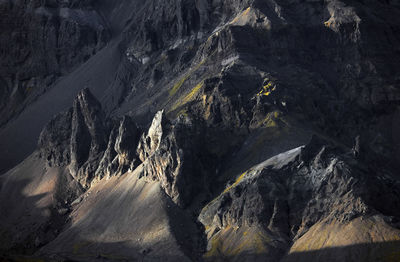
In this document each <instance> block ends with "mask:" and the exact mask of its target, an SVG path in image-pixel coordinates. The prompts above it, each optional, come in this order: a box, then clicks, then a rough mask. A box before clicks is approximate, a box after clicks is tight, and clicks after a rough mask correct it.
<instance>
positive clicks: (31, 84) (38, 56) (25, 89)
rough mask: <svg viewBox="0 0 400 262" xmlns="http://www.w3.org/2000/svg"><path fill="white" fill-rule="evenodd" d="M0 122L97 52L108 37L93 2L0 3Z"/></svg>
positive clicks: (14, 113)
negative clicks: (0, 116)
mask: <svg viewBox="0 0 400 262" xmlns="http://www.w3.org/2000/svg"><path fill="white" fill-rule="evenodd" d="M0 14H1V17H2V19H1V23H0V31H1V34H0V48H1V49H0V60H1V62H0V85H1V98H0V110H1V111H0V112H1V115H2V118H1V122H0V125H2V126H3V125H4V124H5V123H6V122H7V121H8V120H10V119H11V118H12V117H14V116H15V115H17V114H18V113H20V112H21V111H22V110H23V109H24V107H25V106H27V105H29V104H30V103H32V101H34V100H35V99H36V98H37V97H38V96H39V95H40V94H41V93H43V92H45V91H46V89H47V88H48V87H49V86H51V84H53V83H54V82H55V81H56V80H57V78H58V77H60V76H62V75H65V74H67V73H69V72H71V71H72V70H73V69H74V68H75V67H76V66H77V65H79V64H81V63H83V62H85V61H87V60H88V59H89V58H90V57H91V56H92V55H93V54H95V53H96V52H97V51H99V50H100V49H101V48H102V47H103V46H104V44H105V43H106V41H107V40H108V38H109V32H108V31H107V26H106V21H104V19H103V18H102V17H101V15H100V14H99V13H98V12H97V11H96V10H94V9H93V6H92V3H91V1H19V0H18V1H13V0H7V1H2V2H1V3H0Z"/></svg>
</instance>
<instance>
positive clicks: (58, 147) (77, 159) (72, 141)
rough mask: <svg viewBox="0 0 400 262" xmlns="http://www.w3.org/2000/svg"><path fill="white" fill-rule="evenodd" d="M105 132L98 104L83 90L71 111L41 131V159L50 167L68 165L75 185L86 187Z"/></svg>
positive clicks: (93, 171) (101, 148)
mask: <svg viewBox="0 0 400 262" xmlns="http://www.w3.org/2000/svg"><path fill="white" fill-rule="evenodd" d="M107 130H108V127H107V124H106V119H105V115H104V112H103V111H102V109H101V105H100V103H99V102H98V101H97V100H96V98H95V97H94V96H93V95H92V94H91V93H90V91H89V89H83V90H82V91H81V92H80V93H79V94H78V96H77V98H76V99H75V101H74V105H73V107H72V108H71V109H69V110H68V111H67V112H65V113H61V114H60V115H58V116H56V117H55V118H54V119H53V120H51V121H50V123H49V124H48V125H47V126H46V128H45V129H44V130H43V131H42V133H41V136H40V140H39V147H40V151H41V155H42V157H43V158H44V159H46V160H47V162H48V164H49V165H50V166H66V165H68V166H69V170H70V172H71V174H72V175H73V176H74V177H75V178H76V179H77V181H78V182H79V183H80V184H81V185H82V186H83V187H88V186H89V185H90V182H91V181H92V180H93V179H94V173H95V171H96V169H97V168H98V162H99V161H100V158H101V157H102V154H103V152H104V150H105V148H106V145H107V144H106V143H107V134H108V131H107Z"/></svg>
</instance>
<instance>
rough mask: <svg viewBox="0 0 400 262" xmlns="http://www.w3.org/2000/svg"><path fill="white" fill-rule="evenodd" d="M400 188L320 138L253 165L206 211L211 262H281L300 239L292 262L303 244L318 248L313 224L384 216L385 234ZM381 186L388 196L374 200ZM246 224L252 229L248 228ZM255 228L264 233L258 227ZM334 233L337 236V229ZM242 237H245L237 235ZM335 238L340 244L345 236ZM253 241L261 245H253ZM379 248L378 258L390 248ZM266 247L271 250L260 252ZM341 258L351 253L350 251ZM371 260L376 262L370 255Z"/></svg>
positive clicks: (395, 233) (202, 217) (203, 219)
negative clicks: (310, 235) (266, 261)
mask: <svg viewBox="0 0 400 262" xmlns="http://www.w3.org/2000/svg"><path fill="white" fill-rule="evenodd" d="M399 186H400V184H399V182H398V181H397V180H394V179H393V178H389V177H388V176H387V174H386V173H385V172H382V171H380V172H379V171H378V172H377V171H375V170H368V169H367V168H366V167H365V166H363V164H361V163H359V162H357V161H356V160H355V159H354V158H352V157H351V155H350V152H343V151H342V150H340V148H338V147H335V146H332V145H330V144H329V143H328V142H327V141H321V140H320V141H318V139H317V138H315V137H314V138H313V140H312V141H311V142H310V143H309V144H308V145H306V146H305V147H301V148H297V149H294V150H291V151H288V152H285V153H283V154H280V155H278V156H275V157H273V158H271V159H269V160H267V161H265V162H263V163H261V164H259V165H257V166H255V167H253V168H251V169H249V170H247V171H246V172H244V173H243V174H242V175H240V176H239V177H238V178H237V180H236V182H235V183H233V184H232V185H230V186H228V187H227V188H226V189H225V190H224V191H223V193H222V194H221V195H220V196H218V197H217V198H216V199H214V200H213V201H212V202H210V204H208V205H207V206H206V207H205V208H204V209H203V210H202V212H201V213H200V216H199V220H200V221H201V222H202V223H203V224H204V226H205V228H206V232H207V236H208V238H209V239H210V244H209V248H208V249H209V250H208V253H206V257H207V258H209V259H210V260H211V261H214V260H215V259H218V258H219V259H223V258H224V257H234V258H235V260H236V259H238V261H239V260H240V261H243V260H246V261H254V260H257V261H258V260H260V261H262V260H264V259H265V258H267V257H270V258H271V259H274V260H279V259H280V258H281V257H283V256H285V253H286V249H287V247H289V246H290V245H291V243H293V244H292V245H293V246H292V250H291V251H290V253H289V255H288V257H287V258H286V260H290V261H292V260H291V259H293V258H290V254H291V252H295V251H300V250H298V249H297V248H298V247H300V246H302V249H301V251H303V252H304V251H309V250H312V248H315V246H313V245H309V246H303V245H304V243H301V242H302V241H303V239H302V237H303V235H304V234H307V232H309V231H310V228H313V227H315V226H316V225H321V224H322V225H333V224H344V225H347V224H349V223H351V221H354V220H355V219H357V218H360V217H366V219H367V218H368V219H369V217H375V219H378V220H380V221H376V222H372V223H374V224H375V225H376V227H377V228H378V229H377V230H376V231H377V232H373V233H372V232H371V234H376V235H380V234H382V233H383V232H385V231H386V229H385V228H384V227H383V226H381V224H383V225H385V224H386V223H387V222H384V221H390V220H391V217H398V214H397V212H398V211H397V210H398V209H397V206H398V205H399V200H400V199H399V195H398V193H396V192H397V190H398V189H396V188H398V187H399ZM377 188H380V189H381V190H383V191H384V192H386V193H385V194H384V195H381V197H379V199H377V198H375V197H373V198H371V195H375V196H376V195H378V194H379V193H378V192H376V191H375V190H376V189H377ZM389 224H391V223H390V222H389ZM391 225H392V227H393V228H392V232H393V235H391V239H390V241H397V239H398V237H399V235H398V234H399V230H398V229H396V227H397V226H396V225H395V224H391ZM246 228H247V230H248V231H249V232H248V233H245V232H244V230H243V229H246ZM253 228H257V229H258V231H256V232H254V229H253ZM354 230H358V229H355V228H354ZM379 230H382V232H380V231H379ZM229 231H233V232H229ZM235 231H236V232H235ZM228 232H229V233H228ZM328 232H329V231H328ZM324 233H325V232H322V231H321V232H318V233H317V235H318V237H320V238H324V236H322V234H324ZM347 233H348V234H357V233H356V232H352V231H349V232H347ZM248 234H249V235H252V236H249V235H248ZM329 234H332V235H334V234H338V233H337V232H335V231H331V232H329ZM237 235H239V236H237ZM241 236H243V238H242V239H240V238H239V239H237V238H238V237H241ZM235 238H236V239H235ZM332 238H333V237H332ZM378 238H379V237H378ZM367 239H368V238H366V239H359V240H358V241H360V242H362V241H363V240H364V241H367ZM307 241H311V240H310V239H309V240H307ZM336 241H337V242H336V243H340V240H336ZM380 241H382V240H380ZM316 242H317V241H315V243H316ZM252 243H256V244H255V245H254V246H253V247H252ZM330 244H331V243H330ZM332 246H333V245H332ZM326 247H328V246H326ZM396 248H398V245H397V246H396V245H394V246H393V247H392V248H391V249H390V250H392V252H394V250H395V249H396ZM360 249H361V250H363V248H360ZM373 249H374V252H376V253H374V257H375V258H376V257H379V256H382V257H384V256H385V254H386V255H387V252H389V251H388V250H386V249H382V250H379V248H376V249H375V248H373ZM249 251H250V254H248V252H249ZM358 251H359V250H357V252H358ZM259 252H261V253H266V255H264V256H258V257H256V256H255V254H257V253H259ZM348 252H349V253H351V252H352V251H348ZM353 252H355V251H354V250H353ZM340 256H343V257H345V255H344V254H341V255H340ZM298 257H300V258H301V256H300V255H299V256H298ZM319 259H324V261H325V259H327V261H328V260H329V259H332V258H329V259H328V257H325V256H324V255H322V256H320V257H319ZM365 259H366V260H368V261H369V260H371V261H372V260H373V258H372V257H367V256H366V257H365ZM286 260H285V259H284V261H286ZM293 261H295V260H293Z"/></svg>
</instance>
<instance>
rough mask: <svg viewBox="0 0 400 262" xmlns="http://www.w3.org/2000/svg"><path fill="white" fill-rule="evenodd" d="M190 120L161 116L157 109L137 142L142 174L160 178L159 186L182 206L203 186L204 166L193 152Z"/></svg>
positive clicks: (193, 141) (196, 147)
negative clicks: (147, 127)
mask: <svg viewBox="0 0 400 262" xmlns="http://www.w3.org/2000/svg"><path fill="white" fill-rule="evenodd" d="M196 135H197V134H196V132H195V128H194V127H193V126H191V124H190V123H186V122H185V121H184V120H183V121H179V120H178V121H177V122H175V123H174V124H172V123H170V122H169V121H168V120H166V119H165V116H164V113H163V111H160V112H158V113H157V114H156V115H155V117H154V119H153V122H152V125H151V126H150V128H149V130H148V132H147V134H146V135H143V136H142V138H141V139H140V142H139V145H138V149H137V152H138V155H139V158H140V160H141V161H142V162H143V174H141V176H144V177H147V178H149V179H151V180H157V181H160V184H161V187H162V188H163V189H164V190H165V192H166V193H167V195H169V196H170V197H171V198H172V200H173V201H174V202H175V203H176V204H178V205H179V206H182V207H185V206H187V205H188V204H190V202H191V201H192V200H193V199H194V198H195V197H196V195H197V194H198V193H199V192H200V190H201V189H202V188H204V186H205V178H206V175H205V172H206V169H205V168H204V167H203V166H202V164H201V160H200V159H199V157H198V156H197V154H198V153H200V152H197V150H198V148H199V146H198V144H197V143H198V141H199V139H198V137H196Z"/></svg>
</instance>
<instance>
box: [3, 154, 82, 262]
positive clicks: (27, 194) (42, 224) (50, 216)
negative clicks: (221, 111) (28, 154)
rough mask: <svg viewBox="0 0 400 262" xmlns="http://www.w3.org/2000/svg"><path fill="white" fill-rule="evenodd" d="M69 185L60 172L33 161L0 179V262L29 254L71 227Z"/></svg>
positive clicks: (70, 193) (72, 195) (71, 196)
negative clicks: (11, 257)
mask: <svg viewBox="0 0 400 262" xmlns="http://www.w3.org/2000/svg"><path fill="white" fill-rule="evenodd" d="M68 183H69V181H68V177H66V176H65V173H64V172H63V171H61V170H58V169H48V168H46V167H44V165H41V163H40V162H37V161H35V158H28V159H27V160H26V161H24V163H22V164H21V166H19V167H17V168H15V169H12V170H10V172H9V173H7V174H5V175H4V176H1V177H0V239H1V240H0V260H1V255H3V256H10V255H12V254H18V255H32V254H33V253H35V252H36V251H37V250H39V249H40V248H41V247H42V246H44V245H46V244H47V243H49V242H51V241H52V240H54V239H55V238H56V237H57V236H58V234H59V233H60V232H61V231H62V230H63V228H65V227H67V226H68V225H69V224H70V222H69V220H68V214H69V211H70V209H69V206H68V203H67V201H71V199H73V198H74V194H75V193H74V192H73V191H72V190H71V188H69V187H68V186H66V185H68ZM61 199H62V200H63V201H61Z"/></svg>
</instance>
